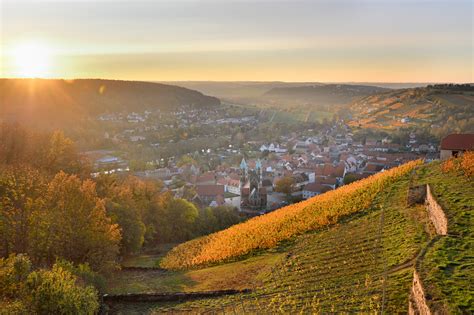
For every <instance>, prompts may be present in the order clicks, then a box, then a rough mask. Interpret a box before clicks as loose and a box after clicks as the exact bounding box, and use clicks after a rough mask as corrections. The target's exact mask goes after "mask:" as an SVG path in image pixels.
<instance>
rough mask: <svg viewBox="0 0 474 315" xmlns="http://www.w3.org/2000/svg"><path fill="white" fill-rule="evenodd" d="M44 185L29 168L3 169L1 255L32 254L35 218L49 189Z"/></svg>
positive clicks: (0, 181) (0, 174) (0, 179)
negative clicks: (34, 215)
mask: <svg viewBox="0 0 474 315" xmlns="http://www.w3.org/2000/svg"><path fill="white" fill-rule="evenodd" d="M45 181H46V180H45V178H44V176H43V175H41V174H40V173H39V172H38V171H37V170H35V169H33V168H31V167H28V166H6V167H0V196H2V198H1V199H0V255H2V256H4V257H8V255H9V254H10V253H27V252H28V251H29V249H30V248H29V240H30V227H31V225H32V224H33V223H34V222H33V221H32V215H33V212H34V211H35V206H36V205H37V204H38V199H39V198H40V197H41V196H42V195H43V193H44V191H45V189H46V182H45Z"/></svg>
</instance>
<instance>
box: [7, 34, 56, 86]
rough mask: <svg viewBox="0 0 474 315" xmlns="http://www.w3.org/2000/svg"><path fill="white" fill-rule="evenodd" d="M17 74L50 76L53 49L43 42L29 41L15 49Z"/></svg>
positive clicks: (14, 57) (27, 76)
mask: <svg viewBox="0 0 474 315" xmlns="http://www.w3.org/2000/svg"><path fill="white" fill-rule="evenodd" d="M12 55H13V61H14V66H15V72H16V74H17V76H19V77H24V78H41V77H48V76H49V74H50V70H51V51H50V49H49V48H48V47H47V46H46V45H45V44H42V43H39V42H27V43H23V44H20V45H18V46H17V47H15V49H14V50H13V54H12Z"/></svg>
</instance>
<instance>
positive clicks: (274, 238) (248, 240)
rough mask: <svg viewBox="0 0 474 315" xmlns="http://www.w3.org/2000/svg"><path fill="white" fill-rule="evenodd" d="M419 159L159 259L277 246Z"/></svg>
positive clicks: (177, 263)
mask: <svg viewBox="0 0 474 315" xmlns="http://www.w3.org/2000/svg"><path fill="white" fill-rule="evenodd" d="M420 164H421V161H413V162H409V163H407V164H404V165H402V166H400V167H397V168H394V169H391V170H388V171H385V172H382V173H378V174H376V175H373V176H371V177H369V178H366V179H363V180H360V181H357V182H354V183H352V184H349V185H346V186H342V187H340V188H338V189H336V190H334V191H330V192H327V193H325V194H322V195H319V196H316V197H313V198H311V199H308V200H306V201H303V202H300V203H297V204H294V205H290V206H287V207H284V208H281V209H278V210H276V211H274V212H272V213H269V214H267V215H264V216H260V217H256V218H253V219H251V220H249V221H247V222H244V223H242V224H237V225H234V226H232V227H230V228H228V229H226V230H223V231H220V232H217V233H214V234H211V235H209V236H206V237H202V238H198V239H195V240H192V241H189V242H186V243H184V244H181V245H179V246H177V247H175V248H174V249H173V250H171V251H170V253H169V254H168V255H167V256H166V257H165V258H164V259H163V260H162V262H161V266H162V267H163V268H167V269H182V268H189V267H195V266H199V265H205V264H210V263H217V262H222V261H225V260H228V259H230V258H235V257H238V256H242V255H245V254H248V253H250V252H251V251H253V250H258V249H267V248H272V247H275V246H277V244H278V243H279V242H281V241H283V240H287V239H290V238H292V237H293V236H295V235H299V234H302V233H304V232H308V231H312V230H315V229H318V228H321V227H324V226H327V225H330V224H334V223H336V222H338V220H339V219H340V218H342V217H344V216H347V215H350V214H353V213H357V212H359V211H362V210H364V209H367V208H368V207H369V206H370V205H371V204H372V201H373V200H374V198H375V197H376V196H377V194H378V193H380V192H381V191H382V190H383V189H384V187H385V186H387V185H388V184H390V183H391V182H394V181H395V180H396V179H397V178H399V177H401V176H403V175H405V174H407V173H409V172H410V171H411V170H412V169H413V168H414V167H416V166H417V165H420Z"/></svg>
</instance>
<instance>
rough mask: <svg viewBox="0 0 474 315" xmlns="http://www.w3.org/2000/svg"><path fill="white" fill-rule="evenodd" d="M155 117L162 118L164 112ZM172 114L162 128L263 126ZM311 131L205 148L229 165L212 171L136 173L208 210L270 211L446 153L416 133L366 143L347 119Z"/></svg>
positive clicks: (455, 141) (456, 141)
mask: <svg viewBox="0 0 474 315" xmlns="http://www.w3.org/2000/svg"><path fill="white" fill-rule="evenodd" d="M155 114H157V115H160V116H161V114H160V113H153V115H155ZM153 115H152V113H149V112H145V113H129V114H127V115H124V116H120V115H119V116H114V115H103V116H101V117H100V118H99V119H101V120H112V121H114V120H120V119H123V120H127V121H129V122H132V123H133V122H135V121H137V122H143V121H148V120H149V119H151V118H152V117H153ZM171 116H172V117H173V119H174V121H173V123H172V124H170V125H169V126H168V125H167V123H166V122H163V124H161V125H159V127H156V128H168V127H169V128H171V127H176V124H178V125H179V126H186V125H189V124H190V123H199V124H203V125H205V124H212V125H216V124H225V125H228V124H238V125H240V126H241V127H242V126H246V125H255V124H256V123H258V118H257V117H256V116H242V117H228V116H227V117H226V114H223V113H220V112H218V110H215V109H209V110H206V111H202V110H201V111H199V110H195V109H192V108H184V109H183V108H181V109H178V110H176V111H175V112H173V113H172V115H171ZM167 117H169V114H167ZM150 126H151V127H150ZM150 126H148V125H147V124H139V125H137V127H136V128H134V129H130V130H128V129H127V130H124V134H126V135H127V137H128V139H129V140H130V141H132V142H137V141H143V140H145V138H144V137H143V136H141V135H140V134H137V132H136V131H137V130H139V129H140V128H142V129H143V128H145V129H144V130H145V131H146V128H155V127H153V126H152V125H150ZM137 128H138V129H137ZM311 134H312V132H311V130H304V131H302V132H300V133H299V134H298V133H295V132H292V133H291V134H287V135H283V136H280V138H279V140H278V141H274V142H265V141H261V140H254V141H247V143H246V151H245V152H243V151H242V148H239V147H238V146H237V145H232V144H231V145H228V147H225V148H222V150H219V149H217V150H213V151H212V152H211V150H210V149H207V150H202V152H200V153H199V154H204V155H206V156H208V157H209V158H211V156H212V157H213V158H216V159H218V160H220V161H221V162H222V163H219V164H218V165H217V166H215V167H212V170H211V171H209V170H208V169H209V168H208V167H202V166H201V165H196V164H189V165H183V166H180V167H178V166H177V165H176V164H175V163H174V159H173V160H169V161H168V162H167V163H157V165H161V167H159V168H156V169H152V170H146V171H139V172H135V175H136V176H139V177H142V178H146V179H155V180H161V181H162V182H163V183H164V184H165V189H167V190H171V191H173V192H174V193H175V195H176V196H177V197H184V196H186V198H188V199H190V200H191V201H193V202H195V203H196V204H198V205H200V206H202V207H208V206H211V207H214V206H220V205H225V204H227V205H231V206H233V207H236V208H238V209H239V210H240V211H243V212H248V213H263V212H267V211H271V210H273V209H277V208H279V207H281V206H283V205H285V204H287V203H288V201H289V199H290V198H291V200H292V201H294V200H301V199H308V198H311V197H314V196H316V195H319V194H322V193H325V192H327V191H329V190H333V189H336V188H337V187H339V186H342V185H344V184H346V183H348V182H351V181H354V180H358V179H362V178H364V177H367V176H370V175H373V174H375V173H378V172H382V171H384V170H386V169H389V168H392V167H396V166H398V165H401V164H403V163H405V162H407V161H410V160H414V159H420V158H424V159H426V160H432V159H436V158H439V147H438V145H437V144H435V143H424V142H420V141H418V139H417V136H416V134H414V133H412V134H410V135H409V138H408V139H406V141H404V142H406V144H404V145H401V144H397V143H393V142H392V141H391V139H390V138H389V137H380V138H375V137H366V138H365V139H363V141H359V140H357V141H356V140H354V135H353V134H352V132H351V129H350V128H349V127H348V126H347V125H345V124H344V123H343V122H337V123H335V124H334V126H332V127H327V128H325V129H324V130H318V132H316V131H314V134H315V135H311ZM473 143H474V139H473V135H451V136H448V137H447V138H446V139H444V140H443V141H442V142H441V148H440V149H441V158H444V157H448V156H454V155H458V154H459V153H460V152H461V153H462V152H463V150H466V148H467V147H469V146H471V150H472V145H473ZM249 148H250V150H249ZM467 150H469V149H468V148H467ZM243 156H246V157H247V158H246V159H242V160H241V161H240V164H239V163H236V157H243ZM178 159H179V157H178ZM229 161H233V162H232V163H229ZM107 163H110V164H116V165H119V166H120V168H118V169H119V170H127V171H128V168H126V165H125V164H126V163H124V161H123V160H121V159H119V158H116V157H114V156H112V155H110V154H106V155H105V156H103V157H102V158H100V159H97V160H96V164H97V165H98V166H104V165H106V164H107ZM164 165H167V166H164ZM204 169H206V171H204ZM283 178H291V182H292V186H291V192H290V193H289V194H288V193H283V192H279V191H276V189H275V188H276V186H277V183H278V182H279V181H280V180H282V179H283Z"/></svg>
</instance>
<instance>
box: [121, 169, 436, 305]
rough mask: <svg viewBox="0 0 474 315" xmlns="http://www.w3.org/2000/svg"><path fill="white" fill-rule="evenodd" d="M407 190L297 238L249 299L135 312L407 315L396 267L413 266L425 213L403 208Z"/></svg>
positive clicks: (405, 275)
mask: <svg viewBox="0 0 474 315" xmlns="http://www.w3.org/2000/svg"><path fill="white" fill-rule="evenodd" d="M408 186H409V178H408V176H404V178H403V179H401V180H399V181H397V183H395V184H392V185H390V187H388V191H387V192H388V193H387V194H379V195H378V196H376V197H375V198H374V201H373V205H372V206H371V207H369V208H368V209H366V210H365V211H363V212H362V213H360V214H358V215H357V217H356V218H352V219H351V220H348V221H347V222H340V224H337V225H334V226H332V227H330V228H325V229H322V230H319V231H315V232H312V233H308V234H305V235H301V236H299V237H298V238H296V240H295V241H294V244H293V245H292V246H291V247H290V250H289V251H288V252H287V254H286V255H285V256H284V257H283V258H282V259H280V261H279V262H278V263H277V265H275V266H274V267H273V268H272V270H271V272H268V273H267V274H266V276H265V277H264V279H262V281H261V283H260V284H259V285H257V286H255V287H253V291H252V293H250V294H245V295H241V296H232V297H227V298H215V299H204V300H199V301H190V302H186V303H181V304H177V305H172V304H170V305H159V306H158V305H141V306H140V307H143V308H146V309H147V310H151V311H150V312H152V313H153V312H156V313H166V312H169V313H207V312H209V313H215V312H218V313H232V312H235V313H294V312H301V311H303V313H310V312H317V313H330V312H364V313H372V312H380V311H382V310H384V311H386V312H387V313H393V312H398V311H399V310H400V309H406V301H407V299H408V294H409V289H408V288H409V286H410V284H411V280H412V273H411V271H410V270H407V269H406V268H400V266H402V267H403V265H404V264H406V263H407V262H410V261H412V260H413V259H414V258H415V256H416V255H417V253H418V252H419V250H420V248H421V247H422V246H423V245H424V244H425V243H426V242H427V241H428V239H427V236H426V233H425V229H424V226H425V224H424V223H425V222H426V220H427V218H426V214H425V213H424V211H423V207H420V206H415V207H411V208H407V207H406V192H407V189H408ZM400 209H403V210H402V211H400ZM399 269H400V270H399ZM129 307H130V306H129ZM133 307H134V310H135V311H137V312H141V311H143V309H137V305H134V306H133ZM128 311H130V309H129V310H128Z"/></svg>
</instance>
